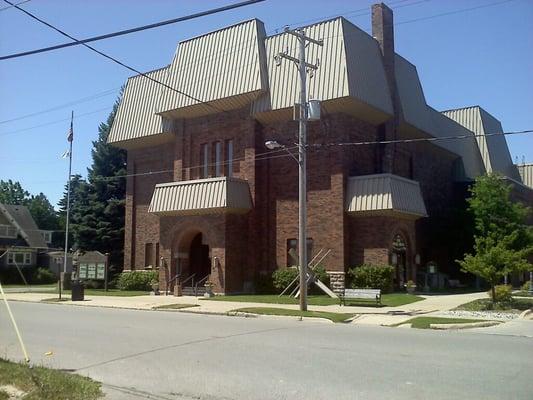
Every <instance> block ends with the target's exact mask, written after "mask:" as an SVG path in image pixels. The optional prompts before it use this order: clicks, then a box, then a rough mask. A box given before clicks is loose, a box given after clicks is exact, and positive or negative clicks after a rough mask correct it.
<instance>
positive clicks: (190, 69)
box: [158, 19, 266, 114]
mask: <svg viewBox="0 0 533 400" xmlns="http://www.w3.org/2000/svg"><path fill="white" fill-rule="evenodd" d="M264 37H265V28H264V26H263V23H262V22H261V21H259V20H256V19H254V20H251V21H246V22H243V23H240V24H237V25H233V26H230V27H227V28H224V29H221V30H218V31H215V32H211V33H209V34H206V35H202V36H199V37H197V38H193V39H190V40H187V41H184V42H181V43H180V44H179V45H178V49H177V51H176V55H175V57H174V60H173V61H172V64H171V65H170V67H169V69H168V72H167V74H166V80H165V83H166V84H167V85H169V86H171V87H174V88H177V89H179V90H180V91H182V92H184V93H186V94H188V95H189V97H188V96H185V95H183V94H180V93H177V92H176V91H173V90H170V89H168V88H164V87H163V88H162V89H161V93H160V98H159V107H158V112H160V113H166V112H170V111H175V110H179V109H185V108H188V107H191V106H196V108H197V109H201V110H202V112H203V113H213V112H216V108H213V107H209V106H206V105H205V104H202V102H210V103H213V102H216V101H219V102H218V103H217V108H218V107H219V108H222V109H231V108H235V107H239V106H241V105H243V104H247V103H250V102H251V101H252V100H253V98H255V97H256V96H257V95H259V93H260V92H262V91H265V90H266V76H265V70H264V66H262V62H264V60H261V57H260V55H261V53H262V50H261V49H260V47H262V46H263V40H264ZM195 99H196V100H195ZM223 99H226V101H225V102H220V100H223ZM198 100H199V101H198ZM175 114H176V112H175Z"/></svg>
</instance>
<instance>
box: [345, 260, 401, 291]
mask: <svg viewBox="0 0 533 400" xmlns="http://www.w3.org/2000/svg"><path fill="white" fill-rule="evenodd" d="M393 276H394V267H392V266H390V265H370V264H363V265H361V266H359V267H355V268H351V269H349V270H348V279H349V281H350V287H351V288H353V289H355V288H367V289H381V291H382V292H383V293H390V292H392V289H393Z"/></svg>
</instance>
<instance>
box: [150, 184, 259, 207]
mask: <svg viewBox="0 0 533 400" xmlns="http://www.w3.org/2000/svg"><path fill="white" fill-rule="evenodd" d="M251 208H252V199H251V196H250V188H249V186H248V182H247V181H245V180H242V179H237V178H228V177H220V178H208V179H198V180H192V181H182V182H171V183H163V184H158V185H156V187H155V190H154V193H153V195H152V201H151V202H150V207H149V209H148V212H151V213H154V214H157V215H195V214H208V213H216V212H233V213H245V212H247V211H249V210H250V209H251Z"/></svg>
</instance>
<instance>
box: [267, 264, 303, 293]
mask: <svg viewBox="0 0 533 400" xmlns="http://www.w3.org/2000/svg"><path fill="white" fill-rule="evenodd" d="M297 276H298V270H297V269H296V268H281V269H277V270H275V271H274V272H273V273H272V284H273V285H274V288H275V289H276V290H277V291H278V292H281V291H282V290H283V289H285V288H286V287H287V286H289V284H290V283H291V282H292V281H293V280H294V279H295V278H296V277H297Z"/></svg>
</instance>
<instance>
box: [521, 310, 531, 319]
mask: <svg viewBox="0 0 533 400" xmlns="http://www.w3.org/2000/svg"><path fill="white" fill-rule="evenodd" d="M532 314H533V308H530V309H529V310H525V311H522V312H521V313H520V316H519V317H518V318H519V319H531V315H532Z"/></svg>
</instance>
